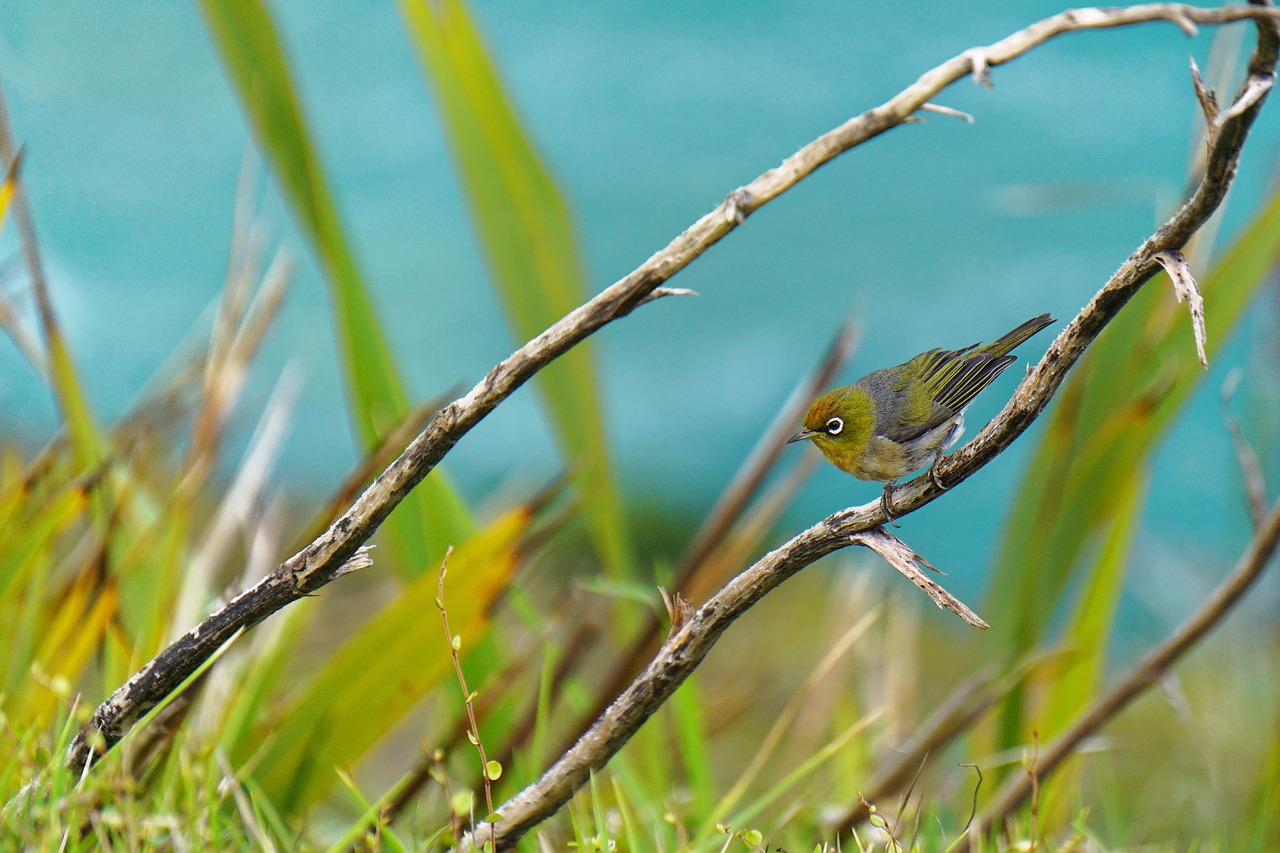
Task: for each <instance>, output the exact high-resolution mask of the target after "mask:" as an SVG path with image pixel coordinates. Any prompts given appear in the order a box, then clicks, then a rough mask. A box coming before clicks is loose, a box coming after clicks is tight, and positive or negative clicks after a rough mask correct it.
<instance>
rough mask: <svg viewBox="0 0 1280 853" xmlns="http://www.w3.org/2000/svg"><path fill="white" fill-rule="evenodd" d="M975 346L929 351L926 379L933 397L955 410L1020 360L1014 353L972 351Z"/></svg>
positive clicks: (947, 407)
mask: <svg viewBox="0 0 1280 853" xmlns="http://www.w3.org/2000/svg"><path fill="white" fill-rule="evenodd" d="M972 349H973V347H966V348H965V349H962V350H954V351H952V352H936V351H931V352H929V353H927V355H929V356H931V359H930V361H929V363H928V365H927V366H926V369H925V371H924V373H923V376H924V381H925V383H926V384H927V385H928V386H929V391H930V395H931V396H932V397H933V401H934V402H935V403H937V404H938V405H939V406H942V407H944V408H946V409H950V410H951V411H952V412H958V411H960V410H961V409H963V408H964V407H965V406H967V405H969V403H970V402H972V401H973V398H974V397H976V396H978V393H979V392H980V391H981V390H982V389H983V388H986V387H987V386H988V385H990V384H991V383H992V382H994V381H995V378H996V377H997V376H999V375H1000V374H1001V372H1003V371H1004V369H1005V368H1006V367H1008V366H1009V365H1011V364H1013V363H1014V362H1015V361H1017V359H1016V358H1014V357H1013V356H1011V355H994V354H992V353H990V352H982V351H979V352H975V353H971V352H970V350H972ZM935 352H936V355H935Z"/></svg>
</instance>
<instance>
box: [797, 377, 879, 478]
mask: <svg viewBox="0 0 1280 853" xmlns="http://www.w3.org/2000/svg"><path fill="white" fill-rule="evenodd" d="M875 422H876V406H875V401H873V400H872V399H871V395H870V394H868V393H867V392H866V391H864V390H863V389H861V388H859V387H858V386H856V385H846V386H844V387H843V388H836V389H834V390H832V391H828V392H827V393H825V394H823V395H822V396H821V397H819V398H818V399H816V400H814V401H813V405H812V406H810V407H809V413H808V414H807V415H805V416H804V429H802V430H800V432H798V433H796V434H795V435H793V436H791V438H789V439H787V443H788V444H790V443H791V442H793V441H806V440H811V441H812V442H813V443H814V444H816V445H817V446H818V449H819V450H821V451H822V454H823V455H824V456H826V457H827V459H829V460H831V462H832V463H833V464H835V465H836V467H839V468H844V469H845V470H848V467H847V465H844V464H841V463H842V462H848V461H849V460H851V459H853V458H856V457H858V456H860V455H861V454H862V453H864V452H865V451H866V449H867V448H868V447H869V446H870V444H871V433H872V429H873V427H874V426H875Z"/></svg>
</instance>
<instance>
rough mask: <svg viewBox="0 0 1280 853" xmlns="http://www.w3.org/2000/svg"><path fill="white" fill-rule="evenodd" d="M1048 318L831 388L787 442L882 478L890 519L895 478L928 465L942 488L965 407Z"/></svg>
mask: <svg viewBox="0 0 1280 853" xmlns="http://www.w3.org/2000/svg"><path fill="white" fill-rule="evenodd" d="M1053 322H1055V321H1054V319H1053V318H1052V317H1050V316H1049V315H1048V314H1041V315H1040V316H1039V317H1034V318H1032V319H1030V320H1028V321H1027V322H1025V323H1023V324H1022V325H1021V326H1018V327H1017V328H1016V329H1014V330H1013V331H1011V332H1009V333H1008V334H1006V335H1004V336H1002V337H1000V338H998V339H997V340H995V341H993V342H992V343H989V344H986V345H985V346H984V345H982V344H971V345H970V346H967V347H964V348H963V349H957V350H941V349H932V350H929V351H928V352H925V353H921V354H920V355H918V356H916V357H915V358H913V359H911V360H910V361H907V362H905V363H903V364H900V365H898V366H897V367H886V368H884V369H883V370H877V371H876V372H874V373H869V374H867V375H866V376H864V377H862V378H861V379H859V380H858V381H857V382H855V383H853V384H852V385H845V386H842V387H840V388H834V389H832V390H830V391H828V392H827V393H825V394H823V395H822V396H821V397H819V398H818V399H816V400H814V401H813V405H812V406H810V407H809V413H808V414H807V415H805V417H804V429H802V430H800V432H798V433H796V434H795V435H793V436H791V438H789V439H787V443H788V444H791V443H792V442H796V441H810V440H811V441H812V442H813V443H814V444H816V445H817V446H818V449H819V450H821V451H822V455H823V456H825V457H827V461H828V462H830V463H831V464H832V465H834V466H836V467H837V468H839V469H840V470H841V471H845V472H848V473H850V474H852V475H853V476H855V477H857V478H858V479H860V480H878V481H880V482H882V483H884V484H885V486H884V492H882V493H881V495H880V508H881V509H882V510H884V514H885V517H886V518H888V519H889V523H890V524H892V523H893V518H894V516H893V496H892V492H893V487H894V486H895V485H896V484H897V482H898V480H899V479H900V478H902V477H905V476H906V475H907V474H910V473H912V472H913V471H918V470H920V469H921V468H923V467H924V466H925V465H928V466H929V475H930V477H932V478H933V482H934V484H935V485H937V486H938V488H940V489H945V488H947V487H946V486H945V485H943V484H942V482H941V481H940V480H939V479H938V474H937V470H936V467H937V464H938V460H939V459H941V458H942V454H944V453H946V452H947V450H949V449H950V448H951V447H952V446H953V445H955V443H956V442H957V441H959V440H960V435H961V433H963V432H964V410H965V407H966V406H968V405H969V403H970V402H972V401H973V398H974V397H976V396H977V395H978V392H980V391H981V390H982V389H983V388H986V387H987V386H988V385H990V384H991V383H992V382H993V381H995V378H996V377H997V376H999V375H1000V373H1001V371H1003V370H1004V369H1005V368H1006V367H1008V366H1009V365H1011V364H1013V363H1014V362H1015V361H1017V359H1016V358H1014V357H1013V356H1012V355H1009V352H1010V351H1011V350H1013V348H1014V347H1016V346H1018V344H1021V343H1022V342H1023V341H1025V340H1027V338H1030V337H1031V336H1032V335H1034V334H1035V333H1036V332H1038V331H1040V330H1041V329H1043V328H1044V327H1045V326H1048V325H1049V324H1050V323H1053Z"/></svg>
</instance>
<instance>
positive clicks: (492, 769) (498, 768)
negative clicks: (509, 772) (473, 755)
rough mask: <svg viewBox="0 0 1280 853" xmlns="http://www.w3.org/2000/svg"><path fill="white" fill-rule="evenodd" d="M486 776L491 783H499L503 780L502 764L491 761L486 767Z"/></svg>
mask: <svg viewBox="0 0 1280 853" xmlns="http://www.w3.org/2000/svg"><path fill="white" fill-rule="evenodd" d="M484 775H485V776H486V777H488V779H489V781H490V782H496V781H498V780H499V779H501V778H502V763H501V762H498V761H494V760H493V759H490V760H489V763H488V764H486V765H485V766H484Z"/></svg>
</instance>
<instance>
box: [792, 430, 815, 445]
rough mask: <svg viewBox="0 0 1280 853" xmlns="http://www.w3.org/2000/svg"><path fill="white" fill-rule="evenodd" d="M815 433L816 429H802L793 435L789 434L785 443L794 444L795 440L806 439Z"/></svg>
mask: <svg viewBox="0 0 1280 853" xmlns="http://www.w3.org/2000/svg"><path fill="white" fill-rule="evenodd" d="M817 434H818V432H817V430H812V429H802V430H800V431H799V432H798V433H796V434H795V435H793V436H791V438H788V439H787V444H795V443H796V442H797V441H805V440H806V439H810V438H813V437H814V436H815V435H817Z"/></svg>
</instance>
